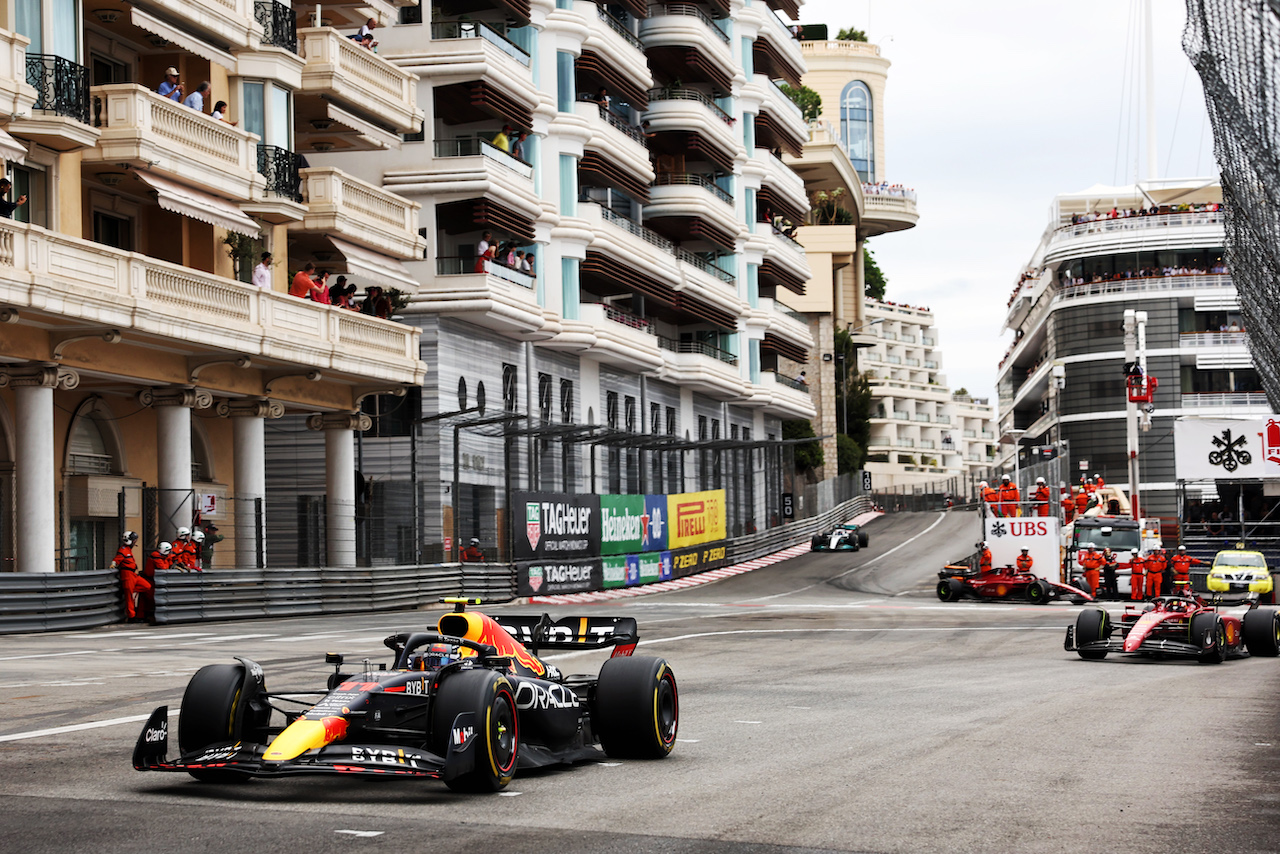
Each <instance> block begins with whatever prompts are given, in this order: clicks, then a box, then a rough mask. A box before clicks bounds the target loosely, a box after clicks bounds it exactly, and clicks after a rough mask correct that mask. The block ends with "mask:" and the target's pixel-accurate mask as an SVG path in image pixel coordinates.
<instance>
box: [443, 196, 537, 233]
mask: <svg viewBox="0 0 1280 854" xmlns="http://www.w3.org/2000/svg"><path fill="white" fill-rule="evenodd" d="M436 222H438V223H439V224H440V227H441V228H442V229H444V233H445V234H466V233H467V232H469V231H475V230H476V229H477V228H478V227H480V226H482V225H488V226H492V227H493V228H495V229H497V230H499V231H502V232H505V233H506V234H507V235H509V236H511V237H515V238H518V239H519V241H520V242H521V243H522V244H528V243H533V237H534V231H533V217H530V216H526V215H524V214H522V213H520V212H519V211H515V210H512V209H511V208H509V207H507V206H506V205H503V204H500V203H498V202H495V201H493V200H491V199H466V200H464V201H461V202H448V203H447V204H443V205H440V206H439V207H437V208H436Z"/></svg>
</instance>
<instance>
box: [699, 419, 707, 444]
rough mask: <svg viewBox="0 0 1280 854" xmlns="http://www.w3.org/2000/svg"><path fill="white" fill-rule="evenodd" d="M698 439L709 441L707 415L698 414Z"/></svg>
mask: <svg viewBox="0 0 1280 854" xmlns="http://www.w3.org/2000/svg"><path fill="white" fill-rule="evenodd" d="M698 441H699V442H705V441H707V416H705V415H699V416H698Z"/></svg>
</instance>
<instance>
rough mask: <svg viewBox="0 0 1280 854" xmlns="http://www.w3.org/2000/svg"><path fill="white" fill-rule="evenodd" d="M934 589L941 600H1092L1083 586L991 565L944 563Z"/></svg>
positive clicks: (1007, 567) (1043, 602)
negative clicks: (990, 566) (984, 567)
mask: <svg viewBox="0 0 1280 854" xmlns="http://www.w3.org/2000/svg"><path fill="white" fill-rule="evenodd" d="M934 590H935V592H936V593H937V594H938V598H939V599H941V600H942V601H943V602H957V601H959V600H961V599H964V598H966V597H967V598H970V599H998V600H1014V601H1021V602H1030V603H1031V604H1032V605H1047V604H1048V603H1049V602H1051V601H1053V600H1054V599H1058V598H1070V599H1073V600H1074V601H1077V602H1092V601H1094V599H1093V595H1092V594H1090V593H1089V592H1088V590H1087V588H1085V587H1084V586H1083V585H1081V586H1080V587H1073V586H1072V585H1070V584H1061V583H1059V582H1057V581H1050V580H1049V579H1047V578H1040V577H1039V576H1037V575H1033V574H1032V573H1030V572H1021V571H1019V570H1017V569H1015V568H1014V567H1011V566H1002V567H993V568H992V569H990V570H989V571H986V572H983V571H981V570H977V569H973V568H972V567H969V566H964V565H959V564H957V565H948V566H947V567H946V568H945V569H943V570H941V571H939V572H938V584H937V587H935V588H934Z"/></svg>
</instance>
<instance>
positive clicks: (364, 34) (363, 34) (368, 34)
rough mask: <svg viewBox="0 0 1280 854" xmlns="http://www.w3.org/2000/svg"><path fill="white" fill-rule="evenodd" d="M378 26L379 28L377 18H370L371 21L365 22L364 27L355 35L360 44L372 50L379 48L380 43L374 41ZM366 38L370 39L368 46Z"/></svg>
mask: <svg viewBox="0 0 1280 854" xmlns="http://www.w3.org/2000/svg"><path fill="white" fill-rule="evenodd" d="M377 26H378V19H377V18H370V19H369V20H367V21H365V22H364V26H363V27H361V28H360V29H359V31H358V32H357V33H356V35H355V38H356V40H357V41H359V42H360V44H362V45H364V46H365V47H367V48H369V49H370V50H373V49H374V48H375V47H377V46H378V43H377V42H376V41H374V40H373V31H374V30H375V29H376V28H377ZM366 38H367V39H368V44H365V39H366Z"/></svg>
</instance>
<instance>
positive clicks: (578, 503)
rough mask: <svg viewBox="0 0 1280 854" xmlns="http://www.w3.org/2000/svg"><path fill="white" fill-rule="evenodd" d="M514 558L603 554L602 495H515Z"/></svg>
mask: <svg viewBox="0 0 1280 854" xmlns="http://www.w3.org/2000/svg"><path fill="white" fill-rule="evenodd" d="M511 498H512V503H513V504H514V507H513V511H514V512H513V513H512V514H511V517H512V518H511V521H512V524H513V525H516V526H517V528H516V530H514V531H512V532H511V533H512V541H513V542H514V543H515V546H514V548H515V558H516V560H517V561H520V560H550V561H558V560H564V559H567V558H586V557H595V556H597V555H599V554H600V496H598V495H566V494H564V493H559V492H515V493H512V496H511Z"/></svg>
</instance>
